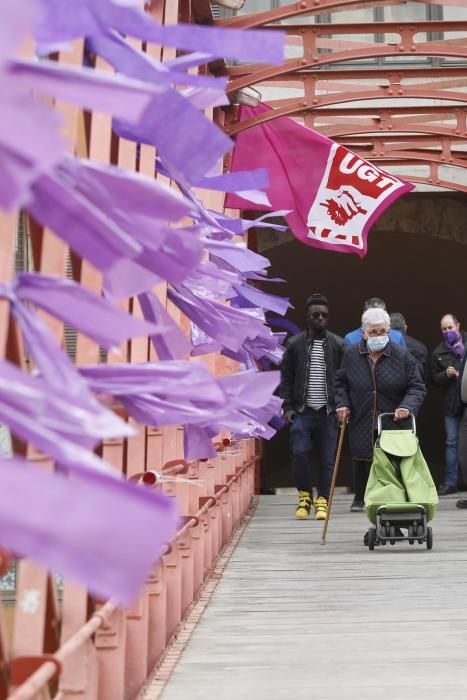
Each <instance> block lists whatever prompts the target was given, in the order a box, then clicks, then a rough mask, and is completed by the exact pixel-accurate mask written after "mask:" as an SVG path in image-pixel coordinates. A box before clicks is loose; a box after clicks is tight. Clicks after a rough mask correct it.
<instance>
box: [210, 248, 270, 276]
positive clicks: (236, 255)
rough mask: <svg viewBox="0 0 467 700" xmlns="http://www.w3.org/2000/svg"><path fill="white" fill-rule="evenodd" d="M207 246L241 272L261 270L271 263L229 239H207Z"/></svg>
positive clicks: (217, 256) (215, 254)
mask: <svg viewBox="0 0 467 700" xmlns="http://www.w3.org/2000/svg"><path fill="white" fill-rule="evenodd" d="M206 248H207V249H208V250H209V251H210V253H211V254H212V255H214V256H215V257H216V258H221V259H222V260H224V261H225V262H227V263H228V264H229V265H230V267H232V268H234V269H236V270H238V271H239V272H241V273H245V272H259V271H260V270H264V269H265V268H266V267H269V266H270V264H271V263H270V261H269V260H268V259H267V258H265V257H264V256H263V255H258V253H255V252H254V251H252V250H249V249H248V248H243V247H241V246H239V245H238V244H235V243H229V242H227V241H206ZM268 281H270V280H268Z"/></svg>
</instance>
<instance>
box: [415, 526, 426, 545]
mask: <svg viewBox="0 0 467 700" xmlns="http://www.w3.org/2000/svg"><path fill="white" fill-rule="evenodd" d="M424 532H425V528H424V527H423V525H417V533H416V534H417V537H423V533H424ZM419 542H420V540H419Z"/></svg>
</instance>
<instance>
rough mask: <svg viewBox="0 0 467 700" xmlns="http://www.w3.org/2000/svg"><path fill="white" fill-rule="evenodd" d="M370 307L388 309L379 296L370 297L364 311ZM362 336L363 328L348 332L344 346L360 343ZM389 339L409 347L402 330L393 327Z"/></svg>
mask: <svg viewBox="0 0 467 700" xmlns="http://www.w3.org/2000/svg"><path fill="white" fill-rule="evenodd" d="M368 309H384V311H386V304H385V302H384V301H383V299H380V298H379V297H370V299H367V300H366V302H365V304H364V306H363V313H365V311H368ZM362 338H363V329H362V328H356V329H355V330H354V331H350V333H347V334H346V335H345V336H344V347H345V346H346V345H355V343H359V342H360V341H361V340H362ZM389 340H390V341H392V342H393V343H396V345H402V347H403V348H406V347H407V344H406V342H405V338H404V336H403V335H402V333H401V332H400V331H396V330H393V329H391V330H390V331H389Z"/></svg>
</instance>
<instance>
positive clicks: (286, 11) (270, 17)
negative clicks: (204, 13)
mask: <svg viewBox="0 0 467 700" xmlns="http://www.w3.org/2000/svg"><path fill="white" fill-rule="evenodd" d="M413 2H417V3H420V4H421V5H433V6H439V5H447V6H452V7H464V4H463V0H413ZM405 3H406V0H391V5H404V4H405ZM362 5H363V6H364V7H381V6H382V5H384V0H379V1H378V0H376V1H375V0H373V2H372V1H371V0H368V1H367V2H365V3H362V2H361V0H301V1H300V2H295V3H290V5H286V6H285V7H278V8H276V9H274V10H267V11H266V12H256V13H255V14H252V15H238V16H236V17H224V18H223V19H220V20H217V22H216V23H217V24H224V25H228V26H230V27H238V28H242V29H247V28H252V27H262V26H264V25H265V24H267V23H269V22H279V21H281V20H284V19H290V18H291V17H300V16H303V15H322V14H327V13H330V12H339V11H342V10H349V9H350V10H352V9H359V8H361V7H362Z"/></svg>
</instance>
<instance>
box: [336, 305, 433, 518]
mask: <svg viewBox="0 0 467 700" xmlns="http://www.w3.org/2000/svg"><path fill="white" fill-rule="evenodd" d="M389 325H390V322H389V316H388V314H387V312H386V311H385V310H384V309H378V308H373V309H368V311H365V313H364V314H363V316H362V329H363V332H364V338H363V339H362V340H361V341H360V343H359V344H358V345H351V346H350V347H349V348H347V349H346V351H345V353H344V357H343V360H342V365H341V368H340V369H339V370H338V371H337V374H336V383H335V400H336V410H337V415H338V418H339V420H340V422H344V421H349V443H350V451H351V453H352V457H353V459H354V476H355V498H354V500H353V503H352V505H351V511H353V512H355V511H362V510H364V507H365V504H364V495H365V489H366V483H367V481H368V475H369V473H370V467H371V462H372V460H373V446H374V442H375V429H376V424H377V417H378V414H379V413H394V414H395V415H394V420H395V421H397V422H398V421H400V420H403V419H405V418H408V417H409V414H410V413H413V414H414V415H417V413H418V410H419V408H420V406H421V405H422V403H423V400H424V398H425V395H426V387H425V384H424V383H423V381H422V378H421V376H420V372H419V371H418V368H417V365H416V364H415V360H414V359H413V357H412V355H411V354H410V353H409V352H407V350H405V349H404V348H402V347H400V346H399V345H397V344H396V343H393V342H392V341H390V340H389V335H388V334H389Z"/></svg>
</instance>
